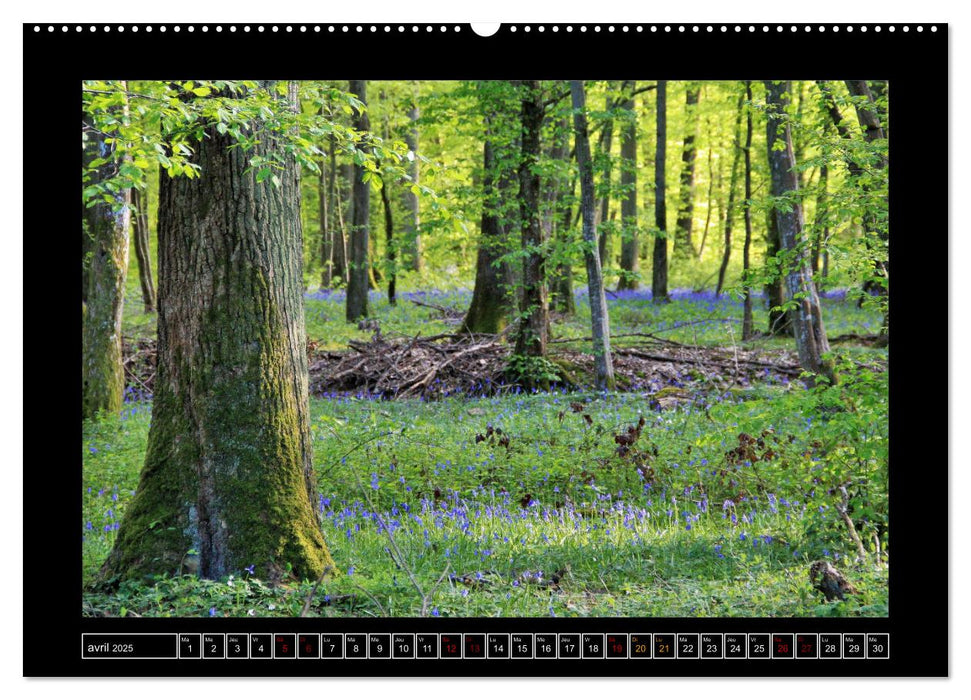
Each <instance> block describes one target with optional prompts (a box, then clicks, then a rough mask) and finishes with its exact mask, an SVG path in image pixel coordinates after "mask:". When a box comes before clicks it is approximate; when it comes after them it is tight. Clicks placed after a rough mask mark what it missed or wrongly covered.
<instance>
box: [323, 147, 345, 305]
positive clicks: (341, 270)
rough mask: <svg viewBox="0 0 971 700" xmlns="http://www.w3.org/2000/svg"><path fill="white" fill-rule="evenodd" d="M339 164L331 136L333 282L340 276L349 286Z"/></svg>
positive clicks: (329, 186) (330, 190)
mask: <svg viewBox="0 0 971 700" xmlns="http://www.w3.org/2000/svg"><path fill="white" fill-rule="evenodd" d="M338 171H339V168H338V166H337V141H336V139H335V138H334V137H333V136H331V138H330V169H329V171H328V177H329V181H328V183H327V192H328V195H327V199H328V200H329V201H330V203H331V206H330V231H331V234H330V240H331V246H332V248H331V260H332V261H333V272H332V273H331V282H332V283H333V280H334V278H335V277H340V279H341V281H342V282H343V284H344V286H347V242H346V241H347V237H346V236H345V232H344V229H345V223H344V205H343V201H344V196H343V187H342V186H341V184H340V183H342V182H344V180H343V178H342V177H339V176H338Z"/></svg>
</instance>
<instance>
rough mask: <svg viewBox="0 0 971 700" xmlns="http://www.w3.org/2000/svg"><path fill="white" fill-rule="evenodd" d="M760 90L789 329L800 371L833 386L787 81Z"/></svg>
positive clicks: (767, 85)
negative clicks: (764, 104)
mask: <svg viewBox="0 0 971 700" xmlns="http://www.w3.org/2000/svg"><path fill="white" fill-rule="evenodd" d="M765 88H766V102H767V108H768V120H767V124H766V145H767V147H768V152H769V172H770V175H771V182H772V196H773V198H775V200H776V204H775V206H773V210H774V214H775V220H776V225H777V227H778V233H779V243H780V245H781V247H782V248H783V249H784V250H785V251H786V257H787V263H786V268H785V270H784V274H785V280H786V287H787V291H788V301H789V302H790V303H793V304H795V309H794V311H793V313H792V325H793V334H794V335H795V338H796V351H797V352H798V354H799V364H800V365H802V367H803V369H805V370H807V371H809V372H812V373H814V374H818V375H822V376H824V377H826V378H827V379H828V380H829V381H831V382H835V381H836V374H835V372H834V371H833V367H832V364H831V363H830V362H828V361H827V360H826V358H825V357H824V356H825V355H826V353H828V352H829V341H828V340H827V339H826V330H825V328H824V326H823V317H822V312H821V310H820V307H819V297H818V296H817V295H816V285H815V284H813V275H812V270H811V269H810V265H809V260H808V252H807V245H806V243H807V241H806V240H805V232H804V230H803V229H804V224H803V213H802V202H800V201H799V177H798V174H797V171H796V158H795V154H794V153H793V149H792V136H791V132H790V128H789V122H788V120H787V118H786V116H785V113H786V106H787V104H788V101H789V97H788V96H789V93H790V90H791V87H790V83H789V82H788V81H772V80H768V81H766V82H765Z"/></svg>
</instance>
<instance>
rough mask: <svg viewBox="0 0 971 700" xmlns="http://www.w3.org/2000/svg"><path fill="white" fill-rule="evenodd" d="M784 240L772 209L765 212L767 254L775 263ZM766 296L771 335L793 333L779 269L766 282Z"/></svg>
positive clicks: (774, 263)
mask: <svg viewBox="0 0 971 700" xmlns="http://www.w3.org/2000/svg"><path fill="white" fill-rule="evenodd" d="M781 251H782V242H781V241H780V239H779V224H778V221H777V220H776V216H775V214H774V213H773V211H772V210H771V209H770V210H769V211H767V212H766V214H765V256H766V259H767V260H772V261H774V262H773V265H774V266H777V265H779V264H780V263H779V259H780V255H779V253H780V252H781ZM765 298H766V303H767V304H768V306H769V327H768V331H767V332H768V334H769V335H776V336H778V335H792V331H793V328H792V315H791V314H790V313H789V312H788V311H784V310H783V308H782V307H783V306H784V305H785V302H786V299H785V290H784V289H783V276H782V274H781V273H779V272H778V271H777V270H774V269H773V270H772V272H771V276H770V277H769V279H768V281H767V282H766V283H765Z"/></svg>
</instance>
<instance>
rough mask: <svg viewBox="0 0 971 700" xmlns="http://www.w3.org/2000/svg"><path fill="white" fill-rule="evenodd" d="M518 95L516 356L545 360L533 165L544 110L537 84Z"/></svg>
mask: <svg viewBox="0 0 971 700" xmlns="http://www.w3.org/2000/svg"><path fill="white" fill-rule="evenodd" d="M521 91H522V96H521V99H522V146H521V149H522V151H521V152H522V156H521V159H520V162H519V211H520V217H521V226H522V249H523V281H522V293H521V296H520V304H519V311H520V322H519V331H518V333H517V334H516V351H515V352H516V354H517V355H525V356H533V357H545V356H546V341H547V339H548V338H547V336H548V330H549V302H548V300H547V296H546V270H545V268H546V260H545V257H546V256H545V254H544V252H543V249H542V245H543V229H542V227H541V226H540V220H539V213H540V206H539V204H540V202H539V191H540V175H539V172H538V171H537V168H536V162H537V160H539V154H540V130H541V129H542V127H543V116H544V114H545V109H544V105H543V93H542V88H541V86H540V81H538V80H524V81H523V82H522V85H521Z"/></svg>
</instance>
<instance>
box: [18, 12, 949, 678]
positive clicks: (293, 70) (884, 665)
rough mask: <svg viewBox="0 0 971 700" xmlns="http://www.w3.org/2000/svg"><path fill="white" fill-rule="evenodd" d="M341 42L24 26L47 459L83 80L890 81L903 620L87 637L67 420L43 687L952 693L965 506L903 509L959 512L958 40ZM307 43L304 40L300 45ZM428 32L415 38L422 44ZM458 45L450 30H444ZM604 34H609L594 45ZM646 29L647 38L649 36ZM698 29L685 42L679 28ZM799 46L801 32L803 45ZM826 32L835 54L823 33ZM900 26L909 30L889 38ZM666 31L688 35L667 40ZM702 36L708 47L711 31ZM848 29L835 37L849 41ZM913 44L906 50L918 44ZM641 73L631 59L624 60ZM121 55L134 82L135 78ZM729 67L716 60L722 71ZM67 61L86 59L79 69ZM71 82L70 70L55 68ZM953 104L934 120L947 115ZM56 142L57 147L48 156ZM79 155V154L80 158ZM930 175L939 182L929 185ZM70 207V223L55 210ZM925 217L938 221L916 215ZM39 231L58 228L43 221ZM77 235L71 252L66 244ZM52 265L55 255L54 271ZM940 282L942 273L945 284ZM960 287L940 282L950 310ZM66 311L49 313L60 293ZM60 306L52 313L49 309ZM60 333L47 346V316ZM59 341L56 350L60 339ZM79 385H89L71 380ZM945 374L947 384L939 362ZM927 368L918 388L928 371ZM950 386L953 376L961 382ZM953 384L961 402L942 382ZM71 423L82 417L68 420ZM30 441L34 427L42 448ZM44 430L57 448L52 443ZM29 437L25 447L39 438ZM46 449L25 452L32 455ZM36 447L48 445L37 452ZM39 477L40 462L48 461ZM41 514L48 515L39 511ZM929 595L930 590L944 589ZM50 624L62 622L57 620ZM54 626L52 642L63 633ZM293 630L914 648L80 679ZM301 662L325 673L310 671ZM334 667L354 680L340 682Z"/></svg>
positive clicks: (250, 666) (38, 549)
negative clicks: (953, 349)
mask: <svg viewBox="0 0 971 700" xmlns="http://www.w3.org/2000/svg"><path fill="white" fill-rule="evenodd" d="M371 24H372V23H367V24H363V25H362V31H361V32H358V31H357V25H356V24H350V25H348V27H349V31H347V32H344V31H343V26H344V25H343V24H341V25H337V27H336V31H335V32H333V33H331V32H329V31H328V26H329V25H326V24H322V25H321V29H322V31H321V32H319V33H318V32H315V31H314V29H313V27H314V26H315V25H314V24H311V23H308V24H307V25H306V26H307V31H306V32H300V31H299V27H300V26H301V25H298V24H291V25H286V24H279V25H276V26H277V27H278V30H277V31H273V30H272V27H273V26H274V25H273V24H272V23H264V24H263V25H262V26H264V28H265V29H264V31H263V32H258V30H257V27H258V26H260V25H257V24H250V25H249V26H250V27H251V28H252V30H251V31H250V32H248V33H244V32H243V29H242V28H243V26H244V24H242V23H237V24H236V25H235V26H236V27H237V31H236V32H231V31H230V30H229V25H228V24H227V25H223V31H216V25H208V31H205V32H204V31H203V25H200V24H196V25H191V26H192V28H193V29H194V31H193V32H189V31H188V28H189V27H190V25H187V24H181V25H179V26H180V29H181V31H180V32H178V33H175V32H174V31H173V30H174V26H175V25H174V24H167V25H166V26H167V29H168V31H167V32H165V33H164V34H163V33H161V32H159V31H158V28H159V26H160V25H159V24H154V25H152V26H153V29H154V30H155V31H153V32H152V33H148V32H146V31H145V25H139V29H140V31H138V32H137V33H135V32H132V31H131V28H132V27H133V26H134V25H131V24H126V25H124V26H125V29H126V31H125V32H124V33H121V32H119V31H117V25H111V27H112V31H111V32H110V33H104V32H103V31H102V28H103V27H104V26H105V25H101V24H99V25H96V26H97V27H98V31H96V32H93V33H92V32H90V31H89V25H86V24H85V25H80V26H82V29H83V31H81V32H77V31H75V27H76V26H78V25H76V24H70V25H67V26H68V31H66V32H64V31H62V29H61V26H62V25H53V26H54V31H53V32H51V31H48V26H49V25H48V24H41V25H38V26H39V27H40V31H39V32H37V31H35V29H34V28H35V25H34V24H25V25H24V26H23V32H24V91H25V93H24V98H25V99H24V117H25V124H26V125H29V127H30V128H29V130H26V131H25V132H24V143H25V146H24V148H25V151H24V161H25V171H24V178H25V180H24V184H25V187H24V210H25V214H26V216H25V222H30V223H27V224H26V226H27V227H29V228H25V231H24V242H25V244H26V245H25V258H24V259H25V266H26V261H30V260H33V259H39V258H40V257H41V256H42V257H43V259H44V260H45V261H47V260H52V261H53V262H52V263H51V266H48V267H47V268H46V275H45V276H44V278H43V280H40V281H39V280H38V279H37V278H36V277H35V276H33V275H32V274H31V272H32V271H31V270H29V269H26V267H25V270H24V299H25V311H26V312H27V313H25V317H26V318H25V334H24V340H23V342H24V350H25V353H24V354H25V357H26V360H25V367H24V374H25V377H26V379H27V381H26V382H25V387H26V389H27V391H26V393H25V402H24V414H25V418H26V419H27V420H26V421H25V426H32V425H33V426H34V428H33V429H31V433H32V435H33V437H32V440H36V439H37V438H36V433H35V432H34V430H36V425H37V423H36V422H35V421H32V420H31V418H32V417H34V416H35V415H38V414H41V415H43V414H44V413H46V412H47V411H48V410H49V409H50V406H51V405H52V403H54V402H56V405H57V406H58V407H59V408H58V410H59V411H60V412H61V413H63V414H64V415H69V414H71V413H73V415H74V416H77V417H79V416H80V413H81V411H80V385H79V378H75V377H77V375H74V374H73V373H72V372H70V371H65V372H64V375H66V376H67V377H69V378H70V379H73V380H74V381H75V382H76V383H75V384H73V385H69V386H73V388H74V390H75V391H74V394H73V395H71V392H70V391H68V392H65V388H64V386H65V384H64V378H63V377H62V376H60V374H61V373H60V372H59V371H57V370H56V368H57V367H70V366H72V365H71V364H70V362H65V357H68V358H69V357H70V356H71V349H70V348H67V349H65V348H64V347H63V343H62V340H61V339H63V338H76V339H78V342H77V346H76V347H75V348H74V349H73V352H74V357H75V359H76V361H77V362H78V364H80V337H81V329H80V314H78V313H77V309H78V304H77V301H78V296H79V294H78V293H76V292H75V291H74V290H80V282H79V280H80V269H79V266H78V265H77V264H76V260H77V254H76V253H77V251H76V249H75V248H74V245H75V243H74V242H75V241H76V240H77V239H76V237H75V236H73V234H71V233H70V232H72V231H75V230H76V227H77V218H76V217H77V208H76V207H77V205H72V204H70V203H71V202H76V203H77V204H80V203H79V202H78V199H77V197H78V186H77V182H78V180H77V174H78V161H76V160H75V161H73V162H72V160H71V159H72V158H78V157H79V155H80V154H79V151H78V148H77V118H78V116H79V113H80V92H79V86H80V81H81V80H82V79H85V78H90V77H92V76H98V77H101V76H105V77H112V78H127V79H171V78H173V77H185V78H190V77H209V78H235V79H241V78H253V79H256V78H281V77H284V78H287V79H313V78H318V79H319V78H325V79H336V78H338V77H347V76H349V75H355V74H356V75H358V76H363V77H367V78H369V79H490V78H491V79H516V78H524V77H538V78H542V79H569V78H577V77H580V78H584V79H625V78H638V79H640V78H644V77H645V76H650V75H651V74H655V75H657V74H662V75H663V77H665V78H667V79H671V80H677V79H709V80H716V79H753V80H754V79H773V78H776V79H818V78H822V79H844V78H848V77H860V76H864V77H872V78H880V79H887V80H889V81H890V86H891V88H890V95H891V110H892V114H893V120H894V122H893V138H892V139H891V141H890V152H891V156H890V191H891V196H890V215H891V226H892V231H893V235H892V246H891V268H892V269H893V270H896V271H898V272H899V274H898V275H897V276H896V277H895V278H894V291H893V296H892V305H893V316H894V329H895V332H894V342H893V345H892V348H891V352H890V362H891V365H892V368H893V370H894V371H893V372H892V374H891V389H890V394H891V413H890V423H891V436H892V437H891V480H890V491H891V496H890V497H891V509H890V523H891V528H890V532H891V537H892V539H893V543H892V548H891V551H892V552H893V561H892V563H891V567H890V600H891V603H890V616H889V617H887V618H859V619H847V620H843V619H816V618H808V619H781V618H772V619H764V618H758V619H747V618H730V619H727V618H711V619H683V618H677V619H674V618H659V619H645V618H633V619H628V618H624V619H616V618H613V619H602V618H601V619H577V620H564V619H521V618H517V619H480V618H469V619H448V620H439V619H414V620H413V619H408V618H394V619H387V620H366V619H362V618H347V619H344V620H334V619H328V620H308V619H293V620H291V619H285V620H284V619H233V620H227V619H215V620H208V619H167V620H162V619H138V620H131V619H90V618H82V617H81V616H80V609H81V602H80V581H81V573H80V572H81V561H80V547H79V546H78V540H77V539H76V537H77V535H76V533H77V528H78V524H79V523H80V499H79V498H78V494H79V493H80V484H81V465H80V459H79V450H78V445H79V444H80V441H81V433H80V420H78V419H74V420H71V421H66V423H65V424H64V425H62V426H59V427H58V428H57V429H56V433H55V436H52V438H53V439H51V440H50V441H49V444H47V445H45V450H44V454H43V455H42V456H41V457H40V458H37V457H35V456H33V455H32V454H30V453H29V452H28V453H27V455H26V457H25V462H24V494H25V500H24V551H25V556H24V569H23V571H24V584H25V585H24V590H25V594H24V674H25V675H28V676H110V675H125V676H137V675H164V676H181V675H184V676H207V675H212V676H219V675H253V676H264V675H281V674H282V675H322V676H328V677H336V676H342V677H344V676H358V675H360V676H377V675H389V676H408V675H435V676H440V675H443V674H448V675H472V676H475V675H483V674H488V675H492V676H503V675H510V676H522V675H526V676H544V675H557V676H564V675H611V676H614V675H616V676H621V675H625V676H631V675H632V676H651V675H665V676H672V675H691V676H711V675H714V676H736V675H741V676H764V675H765V676H789V675H799V676H803V675H824V676H847V675H850V676H942V675H947V674H948V672H949V664H948V659H949V644H948V641H949V625H948V598H949V594H948V584H949V582H948V567H947V556H948V535H949V533H948V530H947V523H948V505H949V504H948V502H947V501H946V500H944V499H945V498H946V496H943V495H942V496H941V497H940V502H937V503H934V502H929V501H928V500H922V501H921V502H919V503H917V504H912V503H910V502H905V501H904V498H905V496H906V495H908V494H914V493H927V494H933V493H939V494H947V493H948V453H947V439H948V434H947V427H946V426H947V415H946V409H944V408H941V407H943V406H947V401H946V397H944V396H934V395H933V394H934V391H935V389H937V390H938V391H939V392H940V394H943V393H944V391H945V389H944V388H943V387H945V386H946V383H947V382H946V378H935V379H932V380H931V379H928V378H926V377H924V376H923V374H919V373H918V370H917V369H916V368H920V371H921V372H923V371H926V370H924V369H923V368H924V367H925V366H926V363H927V360H926V358H925V357H924V348H923V347H922V346H921V345H920V343H919V342H918V340H919V339H918V338H917V336H916V335H915V336H913V337H912V336H911V335H910V334H909V333H908V330H909V329H914V330H919V329H926V328H934V327H937V328H942V327H946V324H947V305H946V301H945V300H944V299H942V300H941V302H942V304H941V307H940V309H938V311H939V314H936V317H932V315H930V314H929V313H928V311H927V310H926V308H922V309H921V310H920V311H919V313H918V312H916V311H914V308H913V307H912V306H910V305H909V303H908V300H909V299H911V298H913V297H916V296H917V295H919V294H921V293H924V292H925V291H926V290H925V288H924V287H923V286H922V285H921V282H920V279H918V276H917V275H913V276H908V274H907V271H908V270H909V269H918V270H921V271H927V270H932V269H939V268H940V267H941V266H942V265H943V264H944V261H942V260H940V257H939V253H938V252H937V251H939V250H940V249H941V246H933V247H931V246H928V245H926V241H927V240H928V238H931V237H935V236H936V237H939V238H940V239H941V241H942V245H943V241H944V240H946V239H947V236H948V213H947V190H946V188H945V186H944V184H943V182H942V180H944V178H946V176H945V175H944V173H947V168H948V158H947V154H946V149H945V147H944V144H943V143H942V141H943V140H944V135H945V134H946V133H947V127H948V111H947V104H948V87H949V77H948V71H949V67H948V27H947V25H945V24H938V25H935V26H936V28H937V31H936V32H933V31H931V25H923V31H918V26H917V25H902V24H896V25H889V24H881V25H880V27H881V31H880V32H876V31H874V28H875V26H876V25H872V24H871V25H868V31H867V32H865V33H864V32H862V31H860V25H852V27H853V31H852V32H851V31H850V25H844V24H841V25H833V24H825V25H818V24H813V25H809V26H810V29H811V31H806V30H805V25H801V24H797V25H792V24H785V25H782V31H778V30H777V26H778V25H776V24H770V25H767V26H768V27H769V31H768V32H765V31H763V30H762V26H763V25H761V24H758V25H755V26H756V29H757V31H756V32H755V33H751V32H749V31H748V28H749V24H748V23H746V24H745V25H742V30H743V31H742V32H741V33H737V32H735V26H734V25H728V31H727V32H722V31H721V24H716V25H713V31H712V32H709V31H708V30H707V26H708V25H706V24H698V23H686V24H684V25H678V24H674V25H657V31H654V32H652V31H651V29H650V28H651V26H652V25H650V24H641V25H637V24H635V23H630V24H629V25H628V27H629V29H628V31H627V32H623V30H622V27H623V26H624V25H622V24H619V23H614V24H613V25H612V26H614V27H615V30H614V31H610V30H609V27H610V26H611V25H608V24H601V25H594V24H587V25H585V26H586V27H587V31H585V32H581V30H580V25H574V31H573V32H567V31H566V28H567V25H565V24H560V25H557V27H558V29H559V31H557V32H554V31H553V30H552V28H553V25H551V24H547V25H544V30H545V31H543V32H540V31H539V25H531V26H530V29H531V30H532V31H530V32H528V33H527V32H526V31H524V29H525V26H526V25H522V24H520V25H517V28H518V31H516V32H512V31H511V30H510V28H509V26H508V25H507V26H504V27H502V28H501V29H500V31H499V32H498V33H497V34H496V35H495V36H493V37H489V38H483V37H479V36H477V35H475V34H474V33H473V32H472V31H471V29H470V27H469V26H468V25H460V27H461V31H460V32H455V31H454V26H455V25H439V24H436V25H432V26H433V31H431V32H428V31H426V29H425V28H426V26H427V25H425V24H422V25H419V27H420V31H419V32H418V33H417V34H416V33H414V32H412V31H405V32H403V33H402V32H398V31H397V27H398V25H397V24H395V25H392V31H391V32H385V31H384V25H383V24H377V25H376V26H377V31H376V32H371V31H370V27H371ZM287 26H290V27H291V29H292V31H290V32H288V31H286V27H287ZM405 26H406V29H408V30H410V29H411V25H405ZM442 26H445V27H446V31H444V32H443V31H441V30H440V27H442ZM596 26H599V27H600V28H601V29H600V31H596V30H595V27H596ZM638 26H641V27H642V31H640V32H638V31H637V30H636V28H637V27H638ZM682 26H683V27H684V30H683V31H682V30H681V27H682ZM793 26H794V27H796V31H792V30H791V29H790V28H791V27H793ZM820 26H824V27H825V29H826V31H825V32H824V33H821V32H820V31H819V27H820ZM891 26H893V27H894V29H895V31H894V32H891V31H889V30H890V27H891ZM665 27H670V31H666V30H665ZM695 27H698V30H697V31H696V30H695ZM837 27H838V28H839V31H838V32H837V31H836V29H837ZM905 28H906V29H907V30H908V31H904V30H905ZM620 53H626V55H627V57H626V59H625V60H623V61H620V60H617V58H616V57H617V56H618V54H620ZM119 56H125V57H126V58H125V59H124V65H125V68H124V70H123V71H121V73H122V74H119V71H118V69H117V65H118V62H119V58H118V57H119ZM335 56H353V66H352V67H351V69H350V70H347V69H345V68H343V67H341V66H339V65H335V64H336V62H335V60H334V57H335ZM711 56H714V57H717V60H715V59H712V58H710V57H711ZM58 57H69V58H68V59H66V60H64V59H61V58H58ZM52 58H54V59H55V60H56V62H57V70H55V71H52V70H50V64H51V59H52ZM929 97H930V98H931V100H934V101H933V102H931V101H929V100H928V98H929ZM928 124H931V125H934V126H935V131H934V132H933V133H934V134H937V135H938V136H937V139H938V140H935V141H930V140H926V139H923V140H922V139H921V138H920V137H923V136H925V133H926V129H927V125H928ZM41 134H42V135H43V136H44V138H43V139H40V138H39V135H41ZM68 154H70V155H68ZM928 173H940V174H941V175H940V176H939V177H928ZM55 197H57V198H60V201H62V202H66V203H68V205H67V206H58V205H52V202H53V201H55ZM911 202H917V203H920V204H922V205H923V204H926V203H927V202H934V203H936V205H935V206H930V207H926V206H922V207H920V211H918V207H916V206H913V207H912V206H910V203H911ZM38 213H39V214H40V216H38ZM59 231H63V232H65V233H64V235H65V236H66V239H67V240H68V241H70V242H71V244H70V245H63V244H59V238H58V236H59V234H58V233H56V232H59ZM52 249H53V250H52ZM935 266H937V267H935ZM50 280H58V281H61V280H63V281H64V288H65V289H64V291H63V292H62V293H61V294H57V293H56V292H57V291H61V290H60V289H58V290H56V291H55V290H52V289H44V288H43V287H42V285H43V284H45V283H47V282H48V281H50ZM946 288H947V285H946V284H944V281H943V280H942V283H941V284H940V285H939V286H937V288H936V289H937V290H938V292H940V291H941V290H944V289H946ZM52 291H54V292H55V294H54V295H51V294H50V292H52ZM38 298H44V299H47V301H44V302H43V306H41V305H40V304H39V303H38V302H37V301H36V300H37V299H38ZM40 312H42V313H43V324H44V325H43V326H40V324H39V322H38V321H37V320H36V314H38V313H40ZM52 324H54V327H55V328H57V338H56V339H54V338H50V337H49V334H50V328H51V326H52ZM73 366H78V365H73ZM941 366H942V367H943V366H945V365H944V363H943V362H941ZM911 368H913V371H911ZM945 371H946V370H945ZM942 379H943V380H944V381H942ZM65 403H66V404H68V405H66V406H65ZM28 429H29V428H28ZM45 429H47V430H51V431H53V430H54V429H53V428H52V427H50V426H49V425H45ZM26 437H27V436H26V435H25V438H26ZM25 442H26V439H25ZM27 444H31V443H29V442H27ZM38 459H39V461H38ZM41 504H43V505H41ZM929 589H930V590H929ZM41 613H43V614H41ZM52 621H53V622H52ZM281 626H282V627H286V628H287V629H288V630H290V631H293V632H295V633H300V632H343V631H358V632H401V631H404V630H411V631H414V632H417V633H421V632H448V631H453V632H454V631H456V630H457V629H458V630H460V631H461V632H463V633H464V632H478V631H482V632H504V633H515V632H544V631H547V632H579V633H582V632H603V633H612V632H613V633H621V632H712V633H716V632H747V633H751V632H760V631H764V632H792V633H800V632H804V633H810V632H846V633H851V632H861V633H867V632H873V633H876V632H881V633H883V632H886V633H890V635H891V644H892V645H893V648H894V654H893V656H892V662H886V661H870V662H859V661H849V660H841V661H829V660H823V659H817V660H812V661H796V662H793V661H788V660H787V661H784V662H779V663H774V662H771V661H769V662H765V661H754V660H749V661H739V660H724V659H723V660H717V661H716V660H697V661H694V660H676V661H673V662H670V663H669V665H664V663H663V662H660V665H659V662H658V661H652V662H651V663H650V664H638V663H637V662H633V661H632V660H610V659H604V660H580V661H577V662H574V663H562V662H558V661H545V660H542V659H534V660H531V661H529V662H528V663H522V662H518V661H516V660H512V659H509V660H462V661H452V662H449V661H445V662H442V661H441V660H435V661H422V660H418V659H415V660H408V661H395V660H390V661H378V660H370V661H365V662H360V661H354V660H341V661H333V662H328V664H329V665H328V666H326V667H317V668H314V667H313V666H315V664H313V663H311V662H301V661H299V660H297V661H294V662H293V663H292V664H285V665H283V667H279V666H277V665H273V663H272V662H270V664H268V665H266V664H264V665H261V664H262V663H263V662H259V661H256V660H248V661H246V662H243V663H241V662H240V661H235V660H227V659H223V660H204V661H138V660H119V661H104V660H98V661H82V660H81V658H80V656H79V654H78V640H79V639H80V635H81V633H82V632H87V633H93V632H100V633H107V632H122V631H127V632H163V631H164V632H248V633H253V632H261V631H265V632H270V631H280V629H281ZM301 663H309V665H308V666H301ZM333 664H336V666H334V665H333Z"/></svg>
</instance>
